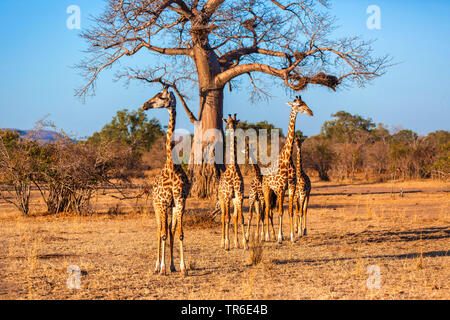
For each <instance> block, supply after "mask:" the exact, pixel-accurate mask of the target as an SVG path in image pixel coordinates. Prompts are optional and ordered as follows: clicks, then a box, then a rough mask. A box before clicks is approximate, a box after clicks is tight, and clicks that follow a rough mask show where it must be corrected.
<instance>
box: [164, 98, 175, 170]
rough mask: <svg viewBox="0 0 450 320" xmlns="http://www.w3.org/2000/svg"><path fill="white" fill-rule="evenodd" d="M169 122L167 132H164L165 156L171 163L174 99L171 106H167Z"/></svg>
mask: <svg viewBox="0 0 450 320" xmlns="http://www.w3.org/2000/svg"><path fill="white" fill-rule="evenodd" d="M169 115H170V117H169V124H168V125H167V134H166V158H167V162H169V163H170V164H172V165H173V159H172V136H173V130H174V129H175V118H176V115H177V111H176V104H175V101H173V102H172V106H171V107H170V108H169Z"/></svg>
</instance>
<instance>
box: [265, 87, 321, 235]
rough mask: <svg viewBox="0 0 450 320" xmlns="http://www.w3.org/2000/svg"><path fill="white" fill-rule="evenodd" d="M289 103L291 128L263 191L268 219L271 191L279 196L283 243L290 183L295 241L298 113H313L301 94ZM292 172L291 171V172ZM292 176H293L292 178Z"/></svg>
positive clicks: (290, 206) (290, 215) (267, 176)
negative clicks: (294, 159) (294, 172)
mask: <svg viewBox="0 0 450 320" xmlns="http://www.w3.org/2000/svg"><path fill="white" fill-rule="evenodd" d="M287 104H288V105H289V106H290V107H291V115H290V119H289V129H288V134H287V138H286V142H285V144H284V146H283V149H282V150H281V153H280V155H279V157H278V159H277V161H276V162H275V163H274V164H273V165H272V167H271V171H272V172H271V173H270V174H268V175H265V176H264V177H263V193H264V202H265V216H266V221H267V222H268V220H269V211H270V210H269V209H270V208H269V202H270V193H271V192H272V191H273V192H274V193H275V195H276V197H277V211H278V217H279V227H278V242H279V243H281V242H282V241H283V231H282V219H283V200H284V192H285V190H286V187H287V186H288V182H289V180H290V183H289V193H290V195H289V198H290V199H289V219H290V228H291V241H294V240H295V239H294V232H293V214H292V202H293V196H294V194H293V191H295V189H293V180H292V170H293V164H292V157H291V155H292V145H293V141H294V133H295V120H296V118H297V114H298V113H306V114H309V115H310V116H312V115H313V112H312V111H311V109H310V108H309V107H308V106H307V105H306V103H305V102H303V101H302V98H301V97H300V96H298V97H296V99H295V100H294V101H293V102H287ZM290 172H291V173H290ZM290 177H291V178H290ZM269 239H270V237H269V223H267V225H266V241H268V240H269Z"/></svg>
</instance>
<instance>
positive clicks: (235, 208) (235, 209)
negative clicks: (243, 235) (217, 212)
mask: <svg viewBox="0 0 450 320" xmlns="http://www.w3.org/2000/svg"><path fill="white" fill-rule="evenodd" d="M233 223H234V247H235V248H236V249H238V248H239V241H238V204H237V199H233Z"/></svg>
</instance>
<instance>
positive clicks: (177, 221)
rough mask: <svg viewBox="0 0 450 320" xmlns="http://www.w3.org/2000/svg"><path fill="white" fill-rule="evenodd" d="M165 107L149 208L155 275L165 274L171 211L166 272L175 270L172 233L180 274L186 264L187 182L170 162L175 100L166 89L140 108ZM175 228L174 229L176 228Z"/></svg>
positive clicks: (183, 173)
mask: <svg viewBox="0 0 450 320" xmlns="http://www.w3.org/2000/svg"><path fill="white" fill-rule="evenodd" d="M158 108H166V109H167V110H168V111H169V114H170V118H169V124H168V127H167V136H166V163H165V165H164V168H163V169H162V171H161V173H160V175H159V176H158V177H157V178H156V181H155V187H154V189H153V207H154V209H155V217H156V223H157V228H158V257H157V259H156V265H155V273H158V272H160V273H161V274H165V272H166V266H165V247H166V240H167V225H168V221H167V220H168V215H169V212H172V219H171V221H170V224H169V228H170V229H171V230H170V231H169V237H170V271H172V272H173V271H175V266H174V264H173V238H174V236H175V231H178V236H179V240H180V271H181V274H182V275H184V276H185V275H187V271H186V264H185V262H184V250H183V237H184V234H183V213H184V208H185V203H186V198H187V196H188V194H189V187H190V184H189V181H188V178H187V176H186V174H185V172H184V171H183V169H182V167H181V165H179V164H175V163H174V162H173V159H172V148H173V143H172V135H173V130H174V128H175V117H176V99H175V96H174V94H173V93H172V92H168V88H167V87H165V88H164V90H163V91H162V92H160V93H158V94H157V95H156V96H154V97H153V98H151V99H150V100H148V101H147V102H146V103H145V104H144V105H143V106H142V109H143V110H148V109H158ZM177 226H178V229H177Z"/></svg>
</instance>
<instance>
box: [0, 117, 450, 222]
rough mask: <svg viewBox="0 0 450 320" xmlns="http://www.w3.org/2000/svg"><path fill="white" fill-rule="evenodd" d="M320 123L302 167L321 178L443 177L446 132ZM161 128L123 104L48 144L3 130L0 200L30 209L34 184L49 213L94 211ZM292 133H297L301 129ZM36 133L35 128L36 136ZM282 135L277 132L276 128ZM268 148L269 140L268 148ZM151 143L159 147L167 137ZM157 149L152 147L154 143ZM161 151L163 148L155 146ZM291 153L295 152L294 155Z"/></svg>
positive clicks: (449, 152)
mask: <svg viewBox="0 0 450 320" xmlns="http://www.w3.org/2000/svg"><path fill="white" fill-rule="evenodd" d="M332 117H333V118H334V119H333V120H331V121H327V122H325V123H324V124H323V126H322V129H321V132H320V134H318V135H316V136H312V137H309V138H307V139H306V141H305V142H304V143H303V150H302V152H303V160H304V168H305V169H306V170H308V171H310V173H312V171H315V172H316V173H317V175H318V176H319V178H320V179H322V180H330V179H334V180H345V179H349V180H352V179H354V178H355V177H356V175H358V176H359V177H360V176H361V175H363V176H364V177H365V178H366V179H367V180H373V179H376V180H378V181H383V180H388V179H421V178H438V179H448V178H449V172H450V132H448V131H444V130H440V131H436V132H432V133H430V134H428V135H426V136H419V135H417V134H416V133H414V132H412V131H410V130H398V131H397V132H394V133H391V132H389V130H387V128H386V126H384V125H382V124H377V125H376V124H375V123H373V122H372V120H371V119H365V118H363V117H361V116H359V115H352V114H350V113H347V112H344V111H339V112H337V113H336V114H333V115H332ZM240 127H241V128H242V129H249V128H253V129H256V130H258V129H267V130H268V131H269V133H270V130H273V129H277V128H275V126H273V125H272V124H270V123H268V122H267V121H263V122H259V123H249V122H246V121H244V122H242V123H241V124H240ZM163 135H164V131H163V130H162V128H161V125H160V123H159V122H158V121H157V120H156V119H150V120H149V119H148V118H147V116H146V114H145V113H144V112H143V111H127V110H121V111H119V112H117V114H116V116H115V117H114V118H113V119H112V121H111V122H110V123H108V124H106V125H105V126H104V127H103V128H102V130H101V131H100V132H96V133H94V134H93V135H92V136H91V137H89V138H87V139H85V140H84V141H75V140H72V139H70V138H69V137H68V136H67V135H65V134H64V133H60V134H59V135H58V138H57V139H56V140H55V141H53V142H51V143H42V142H40V141H39V140H38V139H33V138H32V137H25V136H22V135H21V134H19V133H18V132H16V131H10V130H8V131H1V130H0V199H2V200H4V201H6V202H9V203H11V204H13V205H14V206H16V207H17V209H18V210H19V211H20V212H22V213H23V214H25V215H27V214H28V213H29V212H30V198H31V190H32V188H34V189H36V190H38V191H39V193H40V195H41V197H42V199H43V202H44V203H45V205H46V211H47V212H48V213H55V214H56V213H59V212H76V213H79V214H81V213H86V212H91V204H90V201H91V199H92V197H93V196H94V195H95V193H96V192H99V190H100V189H101V188H102V187H105V186H107V187H109V188H115V189H116V190H117V191H119V192H120V193H121V194H122V196H123V197H126V195H125V194H123V190H126V189H127V188H128V189H129V186H132V185H133V184H132V179H133V178H136V177H143V172H144V170H145V169H148V167H149V165H151V166H155V163H156V161H154V163H145V162H151V161H144V160H143V154H144V153H147V154H155V156H156V154H161V155H160V156H161V157H164V154H163V153H161V152H156V153H155V152H153V151H152V152H148V151H149V150H151V148H152V146H154V143H155V141H157V140H158V139H159V141H163V139H161V138H162V136H163ZM296 135H300V136H302V135H303V134H302V132H301V131H300V130H298V131H297V132H296ZM37 136H39V134H37ZM280 136H281V140H283V136H282V133H281V134H280ZM269 147H270V146H269ZM154 148H158V149H161V148H162V149H163V148H164V143H163V142H161V145H160V144H158V145H156V146H154ZM155 151H156V149H155ZM158 151H161V150H158ZM295 155H296V153H295V152H294V156H295Z"/></svg>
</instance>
